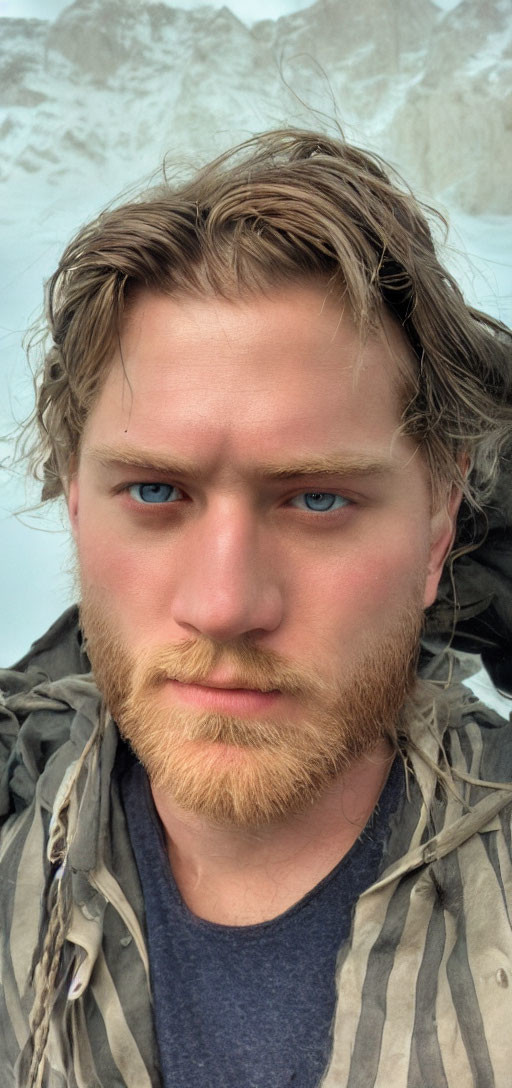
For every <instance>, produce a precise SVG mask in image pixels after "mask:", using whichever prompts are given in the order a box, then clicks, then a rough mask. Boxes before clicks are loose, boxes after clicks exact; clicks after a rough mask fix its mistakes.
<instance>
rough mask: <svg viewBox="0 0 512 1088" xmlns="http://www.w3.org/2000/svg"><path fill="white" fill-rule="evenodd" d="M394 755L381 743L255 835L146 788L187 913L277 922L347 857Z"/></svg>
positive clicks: (238, 921) (237, 921) (236, 921)
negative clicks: (303, 805) (299, 809)
mask: <svg viewBox="0 0 512 1088" xmlns="http://www.w3.org/2000/svg"><path fill="white" fill-rule="evenodd" d="M393 756H394V752H393V749H392V747H391V745H390V743H389V741H388V740H386V739H383V740H381V741H380V742H379V744H378V745H377V746H376V748H374V749H373V751H372V752H371V753H367V754H366V755H365V756H363V757H362V758H361V759H359V760H357V761H356V762H354V763H353V764H352V765H351V766H350V767H349V768H348V769H347V770H346V771H345V772H344V773H343V775H342V776H340V777H339V778H338V779H336V781H335V782H334V783H332V785H331V786H329V788H328V789H326V790H325V792H324V793H323V794H322V795H321V796H320V797H319V798H317V799H316V801H315V802H314V804H313V805H312V806H311V808H309V809H308V810H307V812H305V813H301V814H300V815H292V816H290V817H288V818H286V819H283V820H281V821H279V822H278V823H277V822H276V823H273V824H269V825H266V826H265V827H258V828H238V827H219V826H217V825H215V824H212V823H210V822H208V821H207V820H206V819H204V818H203V817H202V816H200V815H198V814H195V813H189V812H185V811H184V810H183V809H181V808H179V806H177V805H176V804H175V802H174V801H173V799H172V797H170V796H169V795H168V794H167V793H166V792H165V791H164V790H162V789H155V788H153V787H152V794H153V799H154V802H155V806H156V809H157V812H158V815H159V817H160V819H161V821H162V824H163V827H164V830H165V835H166V841H167V849H168V854H169V860H170V863H171V867H172V870H173V874H174V878H175V880H176V883H177V885H178V888H179V890H180V893H181V895H182V897H183V899H184V901H185V903H186V904H187V906H188V907H189V908H190V910H191V911H192V912H193V913H194V914H196V915H198V916H199V917H201V918H204V919H206V920H208V921H211V922H217V923H220V924H223V925H254V924H256V923H258V922H264V921H268V920H269V919H271V918H275V917H277V916H278V915H279V914H282V913H283V911H285V910H288V908H289V907H291V906H293V904H294V903H296V902H298V900H299V899H301V898H302V897H303V896H304V895H306V894H307V892H308V891H310V890H311V888H314V887H315V885H316V884H318V883H319V881H320V880H322V879H323V878H324V877H325V876H327V874H328V873H329V872H330V871H331V870H332V869H333V868H334V867H335V866H336V865H337V863H338V862H339V861H340V860H341V859H342V858H343V857H344V855H345V854H346V853H347V852H348V851H349V850H350V848H351V847H352V846H353V844H354V842H355V841H356V839H357V838H358V836H359V835H360V834H361V831H362V830H363V828H364V826H365V824H366V823H367V822H368V819H369V817H370V815H371V813H372V812H373V809H374V808H375V806H376V804H377V801H378V799H379V796H380V794H381V791H382V789H383V786H384V784H385V782H386V779H387V776H388V774H389V770H390V767H391V764H392V762H393Z"/></svg>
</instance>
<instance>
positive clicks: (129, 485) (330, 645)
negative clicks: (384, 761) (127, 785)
mask: <svg viewBox="0 0 512 1088" xmlns="http://www.w3.org/2000/svg"><path fill="white" fill-rule="evenodd" d="M386 333H387V335H386V337H385V338H384V337H383V336H379V337H377V336H375V337H372V338H370V339H368V340H367V342H366V343H365V344H363V345H362V344H361V343H360V341H359V338H358V335H357V331H356V328H355V325H354V323H353V322H352V320H351V317H350V315H349V312H348V310H347V309H345V311H343V308H342V305H341V304H340V302H339V301H337V302H335V301H334V300H333V299H331V300H329V299H326V293H325V290H324V288H323V286H322V285H319V286H308V287H306V286H292V287H289V288H287V289H286V290H284V289H282V290H276V291H275V292H273V293H271V294H270V293H269V295H268V296H263V295H262V296H257V297H254V296H253V297H250V298H247V299H246V300H244V301H237V302H227V301H224V300H220V299H199V300H196V299H190V298H183V299H171V298H168V297H165V296H162V295H155V294H150V293H143V294H141V295H140V296H139V297H138V298H137V299H136V300H135V302H134V303H133V306H132V308H131V311H130V313H129V316H128V318H127V320H126V323H125V327H124V330H123V334H122V338H121V347H122V361H121V358H116V359H114V360H113V363H112V367H111V369H110V371H109V373H108V376H107V378H106V380H105V383H104V385H103V388H102V390H101V392H100V394H99V396H98V399H97V400H96V402H95V404H94V407H93V409H92V411H91V413H90V416H89V418H88V420H87V424H86V427H85V431H84V434H83V441H82V446H81V451H80V459H79V464H78V468H77V472H76V475H75V476H74V477H73V479H72V481H71V485H70V491H69V511H70V517H71V523H72V527H73V531H74V535H75V540H76V545H77V553H78V561H79V568H80V579H81V586H82V617H83V623H84V627H85V631H86V635H87V638H88V646H89V652H90V655H91V660H92V664H93V668H94V671H95V675H96V678H97V681H98V683H99V686H100V688H101V689H102V691H103V693H104V695H105V697H106V700H107V703H108V705H109V708H110V710H111V712H112V713H113V715H114V717H115V718H116V721H117V722H118V725H119V727H120V730H121V732H122V733H123V734H124V735H125V736H126V737H127V739H129V740H130V742H131V743H132V746H133V747H134V750H135V751H136V753H137V755H138V756H139V758H140V759H141V760H142V762H143V763H144V764H145V765H146V767H147V769H148V773H149V776H150V779H151V782H152V785H153V788H154V789H155V790H164V791H166V792H167V793H168V795H169V796H172V797H173V798H174V800H175V801H176V802H177V803H178V804H179V805H181V806H182V807H183V808H185V809H190V810H193V811H195V812H197V813H202V814H203V815H205V816H207V817H209V818H210V819H213V820H217V821H219V822H227V823H232V824H237V825H240V826H242V825H257V824H261V823H264V822H268V821H270V820H273V819H278V818H281V817H283V816H285V815H286V814H288V813H291V812H297V811H303V810H304V809H306V808H307V806H308V805H309V804H311V803H312V801H314V799H315V798H316V797H318V795H319V793H321V791H322V790H324V789H325V788H327V787H328V785H329V783H331V782H332V781H333V779H335V778H336V777H338V776H339V775H340V774H342V773H343V769H344V767H346V766H347V764H349V763H350V762H351V761H354V760H356V759H359V758H361V757H364V755H365V754H366V753H369V752H371V751H373V750H374V749H375V746H376V745H379V743H380V744H382V738H383V737H384V736H385V735H386V734H388V733H392V732H393V728H394V727H395V725H396V721H397V717H398V715H399V711H400V707H401V706H402V705H403V702H404V699H405V696H406V692H407V690H408V687H409V686H410V683H411V675H412V673H413V672H414V661H415V654H416V650H417V646H418V639H419V631H420V626H421V619H422V614H423V609H424V607H425V606H426V605H428V604H430V603H431V602H432V601H433V600H434V598H435V595H436V590H437V583H438V580H439V576H440V572H441V569H442V561H443V557H444V554H445V551H446V548H447V547H448V544H449V538H450V531H451V516H450V514H449V513H448V512H447V511H446V510H443V511H439V512H437V513H436V514H434V515H433V514H432V512H431V500H430V489H429V481H428V476H427V472H426V468H425V465H424V463H423V461H422V459H421V457H420V455H419V453H418V452H417V450H416V448H415V445H414V443H413V442H412V441H411V440H410V439H407V438H404V437H401V436H399V437H397V436H396V431H397V427H398V425H399V422H400V396H399V388H398V384H399V383H398V368H397V365H396V358H397V356H398V355H400V356H401V358H402V359H404V358H405V357H406V347H405V343H404V341H403V339H402V337H401V334H400V332H399V331H397V330H396V329H395V327H394V326H393V324H392V323H391V322H389V323H388V324H387V325H386ZM228 689H229V690H228ZM240 689H249V690H245V691H243V690H240Z"/></svg>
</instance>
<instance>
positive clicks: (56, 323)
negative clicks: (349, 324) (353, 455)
mask: <svg viewBox="0 0 512 1088" xmlns="http://www.w3.org/2000/svg"><path fill="white" fill-rule="evenodd" d="M432 217H437V221H438V222H439V221H441V223H444V220H443V217H442V216H440V215H439V213H436V212H434V211H433V209H431V208H428V207H426V206H424V205H421V204H420V203H419V202H418V201H417V200H415V198H414V197H413V195H412V194H411V192H410V191H409V190H408V189H406V188H405V186H404V185H403V183H402V182H401V180H400V179H399V178H398V177H397V176H395V175H393V173H392V171H391V169H390V168H389V167H388V166H386V164H385V163H384V162H383V161H382V160H381V159H380V158H378V157H377V156H376V155H372V154H369V153H368V152H365V151H362V150H360V149H359V148H356V147H353V146H351V145H350V144H348V143H346V142H344V141H343V140H342V139H332V138H330V137H327V136H325V135H322V134H319V133H317V132H309V131H302V130H295V129H287V130H280V131H274V132H267V133H264V134H263V135H260V136H257V137H255V138H253V139H251V140H248V141H247V142H246V143H244V144H241V145H240V146H238V147H236V148H234V149H233V150H231V151H229V152H227V153H225V154H224V155H222V156H220V157H219V158H217V159H215V160H214V161H213V162H211V163H210V164H209V165H208V166H206V167H205V168H203V169H201V170H199V171H198V172H197V173H196V174H195V175H194V176H192V177H189V178H187V179H186V180H184V181H183V180H181V181H180V182H179V183H176V184H174V185H173V184H170V183H169V182H167V181H165V182H164V183H162V184H160V185H158V186H157V187H154V188H152V189H150V190H147V191H146V192H145V193H142V194H140V196H138V197H137V198H136V199H134V200H132V201H130V202H129V203H124V204H122V205H120V206H118V207H114V208H110V209H109V210H108V211H105V212H104V213H103V214H101V215H100V216H99V217H98V218H97V219H95V220H94V221H93V222H91V223H90V224H89V225H87V226H86V227H84V228H83V229H82V230H80V232H79V233H78V234H77V235H76V237H75V238H74V239H73V240H72V241H71V243H70V244H69V245H68V247H67V249H66V250H65V252H64V254H63V256H62V259H61V261H60V263H59V266H58V268H57V270H56V271H55V273H54V275H53V276H52V277H51V279H50V280H49V283H48V285H47V296H46V322H47V324H46V331H47V334H48V335H49V340H50V343H49V345H48V350H47V352H46V355H45V360H44V365H43V367H42V369H41V372H40V374H39V376H38V378H37V404H36V408H35V411H34V414H33V417H32V419H31V421H30V423H29V426H28V432H29V433H30V434H31V436H32V439H31V442H30V441H29V442H28V443H25V454H26V456H28V457H29V459H30V464H31V468H32V470H33V472H34V474H35V475H36V478H38V479H40V480H42V482H43V488H42V499H43V500H46V499H52V498H55V497H57V496H58V495H60V494H61V493H62V491H63V489H64V484H65V479H66V475H67V473H68V468H69V463H70V459H71V458H72V457H73V455H75V454H77V452H78V451H79V446H80V438H81V434H82V431H83V427H84V423H85V420H86V419H87V416H88V413H89V412H90V410H91V407H92V405H93V404H94V401H95V398H96V396H97V395H98V392H99V390H100V388H101V384H102V381H103V379H104V377H105V375H106V373H107V370H108V368H109V365H110V364H111V360H112V358H113V356H114V353H115V351H116V348H117V346H118V342H119V334H120V328H121V323H122V318H123V312H124V311H125V309H126V307H127V306H128V305H129V302H130V299H131V298H133V296H134V295H135V294H136V292H137V289H138V288H141V287H145V288H149V289H150V290H154V291H159V292H165V293H167V294H169V295H179V294H193V295H204V294H212V293H213V294H218V295H220V296H223V297H226V298H236V297H239V296H240V295H242V294H247V293H250V292H258V291H261V290H268V289H269V288H273V287H276V286H279V285H283V284H289V283H293V282H299V281H302V280H311V279H312V278H313V279H314V278H317V277H323V279H324V280H325V279H326V278H327V279H328V280H329V281H331V283H333V284H340V285H342V287H343V290H344V292H345V295H346V297H347V299H348V302H349V304H350V307H351V310H352V312H353V314H354V316H355V318H356V320H357V322H358V323H359V326H360V329H361V333H362V335H363V336H364V335H365V333H366V332H368V330H370V329H371V328H372V326H374V325H375V324H376V323H378V321H379V319H380V317H381V316H382V313H383V308H385V309H386V310H387V311H389V312H391V314H392V315H394V317H395V319H396V320H397V321H398V322H399V324H400V325H401V327H402V329H403V332H404V333H405V336H406V337H407V340H408V341H409V344H410V348H411V356H412V359H413V366H412V368H409V371H408V374H407V375H404V381H403V391H404V398H403V415H402V430H403V432H404V433H406V434H409V435H412V436H415V437H416V438H417V440H418V444H419V446H420V448H421V450H422V452H423V454H424V456H425V458H426V461H427V464H428V466H429V469H430V473H431V478H432V481H433V485H434V487H435V486H436V485H438V484H439V483H440V482H442V483H443V484H444V483H446V482H447V481H448V482H450V481H451V482H456V483H458V484H459V486H461V487H462V489H463V491H464V493H465V496H466V498H467V499H468V500H469V502H470V503H472V504H474V505H478V504H479V503H481V502H482V501H484V500H485V498H486V497H487V496H488V494H489V493H490V491H491V489H492V484H493V480H494V477H495V476H496V473H497V471H498V467H499V460H500V456H501V453H502V451H503V449H504V447H505V445H506V444H507V442H508V441H510V435H511V425H512V367H511V361H510V360H511V351H510V343H511V334H510V332H509V331H508V330H507V329H506V327H505V326H503V325H502V324H501V323H500V322H498V321H496V320H494V319H493V318H491V317H489V316H488V315H486V314H483V313H480V312H479V311H477V310H475V309H473V308H472V307H470V306H467V305H466V303H465V301H464V298H463V296H462V294H461V292H460V290H459V288H458V287H457V285H456V283H455V282H454V280H453V278H452V277H451V276H450V275H449V274H448V272H447V271H446V269H445V268H444V267H443V266H442V264H441V263H440V262H439V260H438V257H437V255H436V250H435V246H434V242H433V238H432V233H431V229H430V226H429V218H432ZM34 427H35V433H36V437H35V440H34ZM463 451H464V453H465V454H466V460H467V461H469V464H470V473H469V475H468V477H467V478H464V477H463V475H462V474H461V469H460V463H461V454H462V452H463Z"/></svg>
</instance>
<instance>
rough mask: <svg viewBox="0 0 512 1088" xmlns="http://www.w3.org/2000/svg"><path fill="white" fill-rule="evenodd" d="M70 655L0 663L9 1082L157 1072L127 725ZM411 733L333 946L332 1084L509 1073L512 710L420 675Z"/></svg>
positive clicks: (6, 1086) (325, 1086)
mask: <svg viewBox="0 0 512 1088" xmlns="http://www.w3.org/2000/svg"><path fill="white" fill-rule="evenodd" d="M55 653H58V647H57V648H56V650H55ZM73 664H74V667H75V669H76V674H75V675H70V676H62V675H61V676H60V678H57V679H52V680H49V679H48V672H49V671H50V670H48V668H47V667H45V669H43V670H41V669H38V668H37V664H36V666H33V667H29V668H28V669H27V668H25V667H24V669H23V671H14V670H9V671H6V672H4V673H0V686H1V687H2V690H3V691H4V698H3V703H2V706H1V707H0V768H1V779H0V823H1V833H0V931H1V973H0V1088H14V1086H17V1088H157V1086H159V1085H161V1078H160V1073H159V1066H158V1052H157V1047H156V1040H155V1035H154V1026H153V1017H152V1007H151V1002H152V998H151V989H150V979H149V968H148V954H147V947H146V936H145V917H144V902H143V897H142V892H141V888H140V884H139V879H138V875H137V869H136V866H135V861H134V857H133V853H132V849H131V844H130V839H129V835H128V831H127V827H126V822H125V817H124V812H123V807H122V803H121V797H120V790H119V783H118V781H117V778H116V773H115V756H116V749H117V746H118V743H119V738H118V733H117V729H116V727H115V725H114V723H113V722H112V721H111V720H110V719H108V717H107V716H106V715H105V714H104V712H103V710H102V708H101V701H100V697H99V694H98V691H97V689H96V687H95V684H94V681H93V679H92V677H91V675H90V674H87V673H85V674H80V671H79V670H80V662H78V661H74V662H73ZM61 672H62V669H59V668H58V669H57V670H56V671H55V670H54V671H53V673H51V672H50V675H53V676H55V675H56V674H57V675H58V674H59V673H61ZM408 738H409V739H408V741H407V744H406V749H405V751H404V757H405V760H406V767H407V771H408V773H407V782H408V786H407V798H406V800H405V801H404V806H403V809H402V810H401V811H400V813H399V817H398V818H395V820H394V821H393V823H392V826H391V828H390V834H389V839H388V843H387V847H386V850H385V855H384V858H383V861H382V865H381V869H380V872H379V876H378V879H377V881H376V882H375V883H374V884H373V885H372V886H371V887H370V888H369V889H368V890H367V891H366V892H365V893H364V894H363V895H362V896H361V897H360V898H359V900H358V902H357V904H356V907H355V910H354V914H353V921H352V929H351V933H350V937H349V939H348V940H347V942H346V943H345V944H344V945H343V946H342V947H341V948H340V953H339V962H338V969H337V988H338V1001H337V1011H336V1014H335V1018H334V1022H333V1025H332V1057H331V1062H330V1066H329V1068H328V1070H326V1072H325V1075H324V1078H323V1080H322V1088H511V1085H512V1030H511V1026H512V930H511V922H510V919H511V917H512V872H511V814H512V728H511V726H510V724H509V723H506V722H505V721H503V719H501V718H499V717H498V716H497V715H495V714H494V713H493V712H492V711H490V710H489V709H487V708H486V707H484V706H483V705H482V704H481V703H478V702H475V701H474V700H472V699H471V696H469V693H467V692H465V689H463V688H461V687H460V686H458V685H453V686H450V687H449V688H448V689H447V690H440V687H439V686H436V684H435V683H434V682H433V681H431V680H429V681H424V680H422V681H420V683H419V687H418V692H417V694H416V696H415V698H414V700H412V701H411V705H410V707H409V708H408ZM56 925H57V928H56V929H55V926H56ZM59 925H60V930H59ZM52 926H53V930H54V931H55V932H54V934H53V937H51V934H52ZM59 933H60V937H59ZM36 992H38V994H39V1015H37V1014H36V1013H35V1012H34V1002H35V996H36ZM36 1004H37V1003H36ZM43 1029H44V1030H43ZM46 1030H47V1039H46V1035H45V1031H46ZM38 1032H39V1035H38ZM41 1032H42V1034H41ZM43 1044H44V1045H43ZM176 1088H179V1086H176ZM241 1088H242V1086H241Z"/></svg>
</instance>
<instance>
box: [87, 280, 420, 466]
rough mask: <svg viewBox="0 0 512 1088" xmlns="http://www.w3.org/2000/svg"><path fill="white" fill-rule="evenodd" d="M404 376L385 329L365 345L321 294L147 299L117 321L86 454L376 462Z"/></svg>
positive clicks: (389, 325) (394, 421) (304, 290)
mask: <svg viewBox="0 0 512 1088" xmlns="http://www.w3.org/2000/svg"><path fill="white" fill-rule="evenodd" d="M408 365H410V364H408V350H407V342H406V341H405V338H404V337H403V335H402V333H401V332H400V330H399V329H398V327H396V326H395V324H394V322H392V321H391V319H384V322H383V327H382V329H380V330H379V331H378V332H374V333H372V334H371V335H369V336H367V337H366V338H365V339H364V341H362V340H361V337H360V335H359V332H358V329H357V327H356V324H355V323H354V321H353V319H352V316H351V314H350V311H349V309H348V307H347V306H346V305H344V304H343V300H342V299H340V298H339V297H338V298H334V297H333V296H329V295H328V294H327V291H326V288H325V287H324V286H323V285H319V286H294V287H290V288H287V289H280V290H277V291H275V292H274V293H273V294H268V295H258V296H249V297H246V298H243V299H241V300H237V301H226V300H223V299H219V298H199V299H196V298H174V297H173V298H170V297H168V296H164V295H157V294H152V293H149V292H144V293H141V294H140V295H139V296H138V297H137V298H136V299H135V300H134V301H133V303H132V305H131V308H130V311H129V313H128V314H127V317H126V319H125V323H124V327H123V329H122V334H121V351H120V353H119V355H118V356H117V357H116V358H115V359H114V360H113V362H112V366H111V368H110V370H109V373H108V375H107V378H106V380H105V383H104V385H103V387H102V389H101V392H100V395H99V397H98V400H97V402H96V404H95V406H94V408H93V410H92V412H91V415H90V417H89V419H88V421H87V425H86V428H85V432H84V444H83V445H87V444H90V443H93V444H94V443H96V442H102V443H104V442H105V439H106V438H108V440H109V441H110V440H112V439H113V438H114V439H115V441H116V443H117V444H118V445H119V444H121V446H122V445H123V443H125V444H126V445H130V447H131V448H133V446H134V445H135V446H136V445H137V444H138V443H139V444H140V445H141V446H143V447H144V448H145V449H147V448H148V445H150V446H152V447H154V448H155V449H158V450H164V449H166V448H167V447H169V446H170V447H171V448H173V447H174V446H175V445H176V444H179V448H180V452H182V453H183V454H184V455H186V456H190V457H192V456H195V455H197V454H199V453H200V454H201V455H202V456H203V457H208V458H211V459H213V460H215V458H219V457H220V458H221V459H222V458H224V459H231V461H232V462H233V463H235V462H236V461H237V460H238V458H241V459H242V460H243V459H246V458H247V456H248V454H251V455H256V454H257V453H258V452H260V453H262V452H264V453H265V455H266V457H267V458H270V459H272V458H274V459H275V456H276V455H277V454H278V453H280V452H281V451H285V452H286V451H287V450H288V449H289V451H290V453H295V452H297V446H298V445H300V446H301V449H303V452H310V453H312V454H317V453H322V454H325V455H328V454H329V453H330V452H333V451H334V449H336V450H338V449H339V448H340V440H341V444H342V445H344V446H347V448H352V449H354V448H356V447H357V449H358V451H359V452H361V453H362V452H366V453H367V454H368V455H372V454H377V453H379V454H381V455H382V454H384V453H389V451H390V449H391V447H392V446H393V449H394V447H395V445H396V443H395V441H394V440H395V438H396V431H397V428H398V426H399V423H400V415H401V392H400V391H401V381H402V380H401V372H402V371H403V368H404V367H407V366H408ZM400 443H402V444H403V443H406V445H407V440H406V439H403V438H400V439H399V440H398V445H399V446H400ZM407 449H408V452H409V454H410V449H409V448H408V446H407ZM403 452H404V453H405V452H406V450H405V447H404V450H403Z"/></svg>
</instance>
